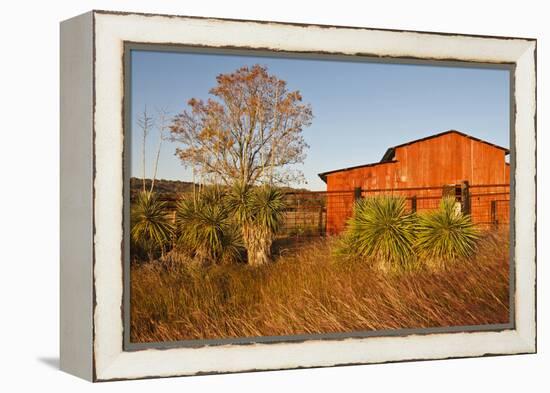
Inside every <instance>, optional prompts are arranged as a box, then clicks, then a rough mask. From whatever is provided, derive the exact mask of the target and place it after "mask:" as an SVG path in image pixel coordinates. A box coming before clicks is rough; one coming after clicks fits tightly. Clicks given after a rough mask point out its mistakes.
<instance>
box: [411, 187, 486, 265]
mask: <svg viewBox="0 0 550 393" xmlns="http://www.w3.org/2000/svg"><path fill="white" fill-rule="evenodd" d="M416 233H417V240H416V249H417V250H418V254H419V256H421V257H423V258H425V259H426V260H428V261H429V260H432V262H436V263H441V262H445V261H449V260H451V259H456V258H465V257H469V256H471V255H472V254H473V253H474V251H475V249H476V244H477V241H478V239H479V237H480V233H479V231H478V230H477V229H476V227H475V224H474V223H473V222H472V220H471V218H470V216H469V215H464V214H462V213H461V212H460V211H457V210H456V208H455V200H454V198H452V197H447V198H443V199H442V200H441V204H440V207H439V209H438V210H434V211H429V212H426V213H423V214H420V215H419V218H418V228H417V232H416Z"/></svg>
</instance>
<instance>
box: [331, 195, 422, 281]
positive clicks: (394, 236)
mask: <svg viewBox="0 0 550 393" xmlns="http://www.w3.org/2000/svg"><path fill="white" fill-rule="evenodd" d="M415 229H416V215H415V214H411V213H409V212H408V211H407V208H406V201H405V199H404V198H402V197H394V196H386V195H380V196H373V197H368V198H365V199H361V200H359V201H357V202H356V204H355V207H354V212H353V216H352V217H351V218H350V220H349V221H348V227H347V229H346V231H345V233H344V237H343V239H342V242H341V245H340V250H339V253H340V254H342V253H344V254H346V253H347V254H353V255H354V256H359V257H366V258H372V259H374V261H375V263H376V265H377V267H378V268H380V269H381V270H390V269H399V268H404V267H407V266H408V265H410V264H411V263H412V262H413V260H414V258H415V250H414V244H415Z"/></svg>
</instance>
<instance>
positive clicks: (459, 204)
mask: <svg viewBox="0 0 550 393" xmlns="http://www.w3.org/2000/svg"><path fill="white" fill-rule="evenodd" d="M442 197H443V198H445V197H452V198H454V200H455V208H456V211H457V212H462V214H470V193H469V187H468V182H467V181H463V182H462V183H460V184H447V185H445V186H443V194H442Z"/></svg>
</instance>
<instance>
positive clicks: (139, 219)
mask: <svg viewBox="0 0 550 393" xmlns="http://www.w3.org/2000/svg"><path fill="white" fill-rule="evenodd" d="M130 214H131V217H130V220H131V229H130V236H131V239H132V241H133V242H134V244H136V245H139V246H140V247H141V248H142V249H143V250H144V251H145V252H146V253H147V256H148V258H149V260H151V259H154V257H155V254H156V253H158V252H159V251H160V252H161V253H164V251H165V247H166V246H167V245H168V244H169V242H170V239H171V236H172V229H173V228H172V225H171V224H170V221H169V219H168V217H167V211H166V202H163V201H159V200H158V197H157V194H156V193H154V192H140V193H139V194H138V195H137V197H136V201H135V203H134V204H133V205H132V207H131V213H130Z"/></svg>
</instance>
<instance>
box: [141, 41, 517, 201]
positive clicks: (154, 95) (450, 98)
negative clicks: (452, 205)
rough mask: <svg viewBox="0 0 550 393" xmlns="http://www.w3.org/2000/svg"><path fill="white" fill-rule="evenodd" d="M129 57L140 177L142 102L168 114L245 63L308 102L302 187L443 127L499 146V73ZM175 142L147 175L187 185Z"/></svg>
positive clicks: (504, 106)
mask: <svg viewBox="0 0 550 393" xmlns="http://www.w3.org/2000/svg"><path fill="white" fill-rule="evenodd" d="M131 61H132V75H131V77H132V79H131V88H132V97H131V104H132V105H131V116H132V148H131V157H132V158H131V161H132V163H131V169H130V171H131V176H137V177H140V176H141V173H142V167H141V165H142V164H141V148H142V140H141V137H140V132H141V131H140V130H139V128H137V126H136V119H137V115H138V114H139V113H140V112H142V111H143V108H144V107H145V105H146V106H147V108H148V111H149V112H154V110H155V108H165V109H167V110H169V111H170V113H171V114H172V115H175V114H177V113H179V112H181V111H183V110H184V109H187V101H188V100H189V99H190V98H192V97H194V98H202V99H206V98H208V97H209V95H208V90H209V89H210V88H211V87H213V86H214V85H215V77H216V76H217V75H218V74H220V73H228V72H232V71H234V70H235V69H237V68H239V67H241V66H243V65H253V64H262V65H265V66H267V67H268V69H269V72H270V73H272V74H275V75H277V76H278V77H279V78H281V79H284V80H286V81H287V83H288V87H289V89H291V90H300V92H301V93H302V96H303V99H304V101H305V102H308V103H310V104H311V106H312V108H313V114H314V118H313V122H312V125H311V126H310V127H308V128H306V129H304V137H305V139H306V141H307V143H308V144H309V145H310V148H309V149H308V151H307V158H306V159H305V162H304V164H303V165H298V166H297V168H298V169H300V170H301V171H302V172H303V173H304V176H305V178H306V181H307V184H301V185H300V187H304V188H308V189H311V190H325V183H323V182H322V181H321V179H319V177H318V176H317V174H318V173H321V172H325V171H329V170H333V169H337V168H343V167H349V166H354V165H361V164H365V163H370V162H377V161H379V160H380V158H381V157H382V155H383V154H384V152H385V150H386V149H387V148H388V147H389V146H395V145H399V144H401V143H404V142H407V141H410V140H413V139H418V138H422V137H425V136H428V135H431V134H435V133H438V132H442V131H446V130H449V129H456V130H459V131H462V132H465V133H467V134H470V135H473V136H475V137H478V138H481V139H484V140H487V141H489V142H492V143H495V144H498V145H500V146H504V147H508V146H509V131H510V121H509V117H510V113H509V110H510V108H509V106H510V102H509V89H510V85H509V83H510V82H509V72H508V71H507V70H499V69H487V68H462V67H442V66H428V65H407V64H381V63H368V62H363V61H361V62H358V61H353V62H350V61H342V60H338V61H336V60H312V59H295V58H271V57H258V56H236V55H215V54H197V53H180V52H154V51H136V50H134V51H132V58H131ZM157 143H158V134H154V133H152V134H150V136H149V138H148V140H147V143H146V150H147V155H146V157H147V168H146V175H147V176H148V177H150V176H151V174H152V170H153V161H154V155H155V154H156V149H157ZM175 148H176V145H175V144H171V143H169V142H164V143H163V148H162V151H161V158H160V161H159V168H158V175H157V178H163V179H175V180H187V181H190V180H191V171H190V170H188V169H185V168H184V167H183V165H182V164H181V163H180V161H179V159H178V158H177V157H175V156H174V151H175ZM294 186H296V185H294Z"/></svg>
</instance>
